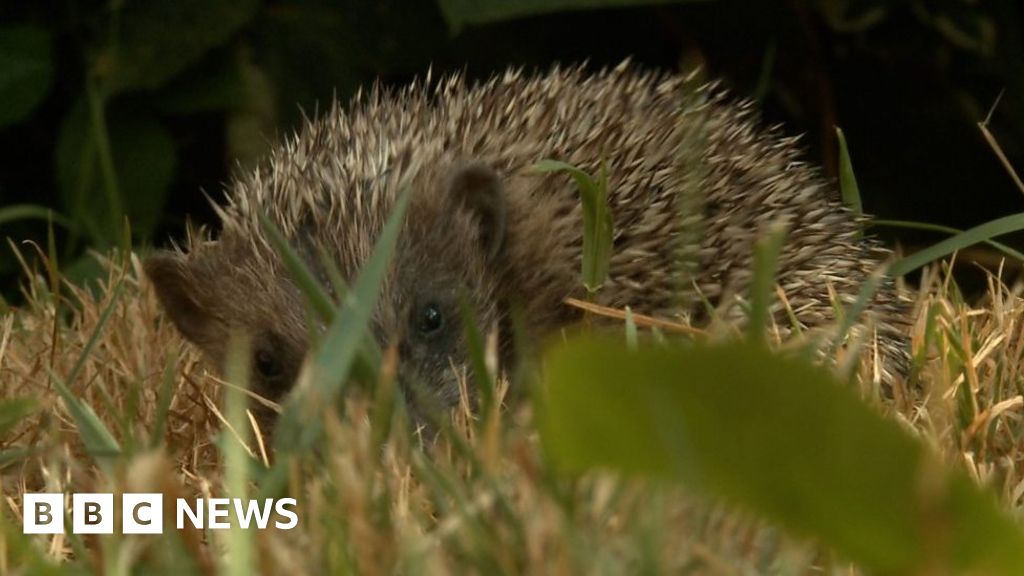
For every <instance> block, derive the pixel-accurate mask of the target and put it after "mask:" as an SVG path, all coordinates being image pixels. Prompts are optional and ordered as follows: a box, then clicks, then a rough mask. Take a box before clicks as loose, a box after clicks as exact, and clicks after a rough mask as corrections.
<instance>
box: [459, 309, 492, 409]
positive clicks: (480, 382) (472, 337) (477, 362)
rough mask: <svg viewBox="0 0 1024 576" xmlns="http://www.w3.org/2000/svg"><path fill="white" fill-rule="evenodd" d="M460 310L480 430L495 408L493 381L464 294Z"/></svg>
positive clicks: (481, 336)
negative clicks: (474, 386) (475, 394)
mask: <svg viewBox="0 0 1024 576" xmlns="http://www.w3.org/2000/svg"><path fill="white" fill-rule="evenodd" d="M459 307H460V308H461V310H462V333H463V335H464V336H465V338H466V355H467V356H468V357H469V361H470V362H469V363H470V366H471V367H472V368H473V377H474V382H475V383H476V391H477V394H478V396H477V404H478V409H479V411H480V419H479V420H478V421H477V423H478V424H479V425H480V427H481V429H483V427H484V426H486V425H487V422H488V421H489V419H490V416H491V411H492V410H493V409H494V408H495V406H494V397H495V396H496V394H497V393H496V392H495V386H494V380H493V379H492V378H491V373H490V371H489V370H488V369H487V362H486V360H485V350H484V339H483V335H482V334H480V326H479V325H478V324H477V321H476V314H474V313H473V307H472V306H471V305H470V303H469V298H468V296H467V295H466V294H463V295H462V298H461V299H460V301H459Z"/></svg>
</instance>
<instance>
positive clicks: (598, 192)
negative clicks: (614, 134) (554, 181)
mask: <svg viewBox="0 0 1024 576" xmlns="http://www.w3.org/2000/svg"><path fill="white" fill-rule="evenodd" d="M533 171H534V172H536V173H539V174H545V173H550V172H565V173H567V174H569V175H570V176H572V178H573V180H575V181H576V186H577V188H578V189H579V192H580V202H581V204H582V205H583V254H582V257H583V270H582V274H583V286H584V287H585V288H586V289H587V291H588V292H590V293H591V294H593V293H594V292H597V291H598V290H599V289H600V288H601V285H602V284H604V281H605V279H606V278H607V277H608V266H609V262H610V261H611V252H612V235H613V230H612V215H611V211H610V210H609V208H608V172H607V168H606V167H605V166H604V165H602V166H601V174H600V176H599V177H598V179H597V180H595V179H594V178H593V177H592V176H591V175H590V174H587V173H586V172H584V171H583V170H580V169H579V168H577V167H575V166H573V165H572V164H567V163H565V162H559V161H557V160H541V161H540V162H537V163H536V164H534V165H533Z"/></svg>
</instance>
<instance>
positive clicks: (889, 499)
mask: <svg viewBox="0 0 1024 576" xmlns="http://www.w3.org/2000/svg"><path fill="white" fill-rule="evenodd" d="M545 366H546V369H547V372H546V396H545V397H543V398H542V401H541V402H540V403H539V407H540V412H539V414H540V423H541V435H542V440H543V443H544V446H545V448H546V450H547V452H548V454H549V455H550V456H551V457H552V459H553V460H554V461H555V462H556V463H557V464H559V465H561V467H563V468H564V469H566V470H571V471H585V470H589V469H592V468H595V467H599V468H612V469H616V470H620V471H623V472H627V473H631V474H643V475H649V476H654V477H661V478H667V479H673V480H681V481H684V482H686V483H688V484H689V485H690V486H691V487H693V488H695V489H698V490H701V491H703V492H705V493H707V494H710V495H713V496H716V497H722V498H725V499H727V500H730V501H732V502H734V503H736V504H739V505H741V506H742V507H744V508H747V509H750V510H753V511H755V512H758V513H760V514H762V515H764V516H765V517H766V518H767V519H770V520H772V521H774V522H778V523H780V524H782V525H784V526H786V527H788V528H789V529H791V530H793V531H794V532H796V533H799V534H804V535H809V536H813V537H817V538H819V539H821V540H822V541H823V542H824V543H826V544H829V545H831V546H833V547H835V548H836V549H837V550H838V551H839V552H841V553H842V554H844V555H846V556H847V557H848V558H850V559H851V560H853V561H855V562H858V563H859V564H860V565H861V566H862V567H863V568H865V569H867V570H869V571H871V572H874V573H882V574H914V573H934V572H935V569H940V570H941V571H945V572H948V573H961V572H964V571H968V570H971V571H973V572H974V573H986V574H1016V573H1018V572H1019V570H1020V567H1021V566H1024V534H1022V533H1021V530H1020V528H1019V527H1018V526H1016V525H1015V524H1014V523H1013V522H1012V521H1011V520H1010V519H1009V518H1007V517H1006V516H1004V515H1003V514H1002V513H1001V512H999V510H998V508H997V506H996V504H995V502H994V501H993V500H992V499H991V498H990V497H989V496H988V495H986V494H984V493H983V492H982V491H981V490H979V489H978V488H977V487H976V486H974V485H973V484H972V483H971V481H970V480H968V479H967V478H966V477H965V476H964V475H963V474H962V473H960V472H959V471H956V470H951V469H945V468H944V467H943V466H942V465H941V464H940V463H939V462H938V460H937V458H936V457H935V456H934V455H933V454H932V453H930V452H928V451H927V450H926V449H925V447H924V446H922V445H921V444H920V443H918V442H917V441H915V440H914V439H913V438H911V437H910V436H909V435H908V434H907V433H905V432H904V431H903V430H902V429H901V428H900V427H899V426H898V425H897V424H896V423H894V422H891V421H889V420H886V419H884V418H882V417H881V416H879V415H878V414H876V413H875V412H873V411H872V410H871V409H869V408H868V407H867V406H866V405H864V404H863V403H862V402H861V401H860V400H859V398H858V397H857V396H856V395H855V394H854V393H853V392H852V391H851V390H850V389H848V388H846V387H843V386H841V385H839V384H838V383H836V382H835V381H834V380H833V379H832V378H831V377H830V376H829V374H828V372H827V371H826V370H824V369H822V368H818V367H815V366H812V365H809V364H806V363H802V362H799V361H797V360H793V359H786V358H782V357H779V356H776V355H775V354H773V353H772V352H770V351H769V350H767V349H766V348H764V347H763V346H758V345H752V344H750V343H746V342H740V343H734V344H729V345H719V346H715V347H711V346H706V345H697V346H690V347H686V348H682V347H662V348H658V349H643V350H640V351H637V352H630V351H628V350H627V349H626V348H625V347H624V346H622V345H620V344H615V343H610V342H604V341H594V340H590V341H588V340H576V341H570V342H569V343H567V344H563V345H560V346H557V347H556V348H553V349H552V350H551V351H550V352H549V354H548V355H547V357H546V363H545Z"/></svg>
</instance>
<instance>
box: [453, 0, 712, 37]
mask: <svg viewBox="0 0 1024 576" xmlns="http://www.w3.org/2000/svg"><path fill="white" fill-rule="evenodd" d="M685 1H689V2H693V1H696V0H438V4H439V5H440V6H441V11H442V12H443V13H444V18H445V20H446V21H447V22H448V26H449V27H450V28H451V29H452V30H453V31H455V32H458V31H459V30H461V29H462V27H463V26H466V25H469V24H487V23H490V22H501V21H503V20H513V19H515V18H525V17H527V16H536V15H539V14H550V13H552V12H565V11H568V10H592V9H595V8H621V7H626V6H649V5H657V4H673V3H681V2H685Z"/></svg>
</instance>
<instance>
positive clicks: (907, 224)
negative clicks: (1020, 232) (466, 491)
mask: <svg viewBox="0 0 1024 576" xmlns="http://www.w3.org/2000/svg"><path fill="white" fill-rule="evenodd" d="M868 224H869V225H870V226H885V227H888V228H906V229H908V230H926V231H928V232H942V233H944V234H962V233H963V230H961V229H959V228H953V227H951V226H943V225H941V224H932V223H930V222H915V221H913V220H881V219H879V220H871V221H870V222H869V223H868ZM982 243H983V244H988V245H989V246H991V247H993V248H995V249H996V250H999V251H1000V252H1002V253H1004V254H1006V255H1007V256H1009V257H1011V258H1015V259H1017V260H1020V261H1021V262H1024V252H1019V251H1017V250H1014V249H1013V248H1011V247H1009V246H1007V245H1006V244H1003V243H1002V242H996V241H995V240H991V239H989V240H982Z"/></svg>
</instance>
